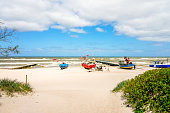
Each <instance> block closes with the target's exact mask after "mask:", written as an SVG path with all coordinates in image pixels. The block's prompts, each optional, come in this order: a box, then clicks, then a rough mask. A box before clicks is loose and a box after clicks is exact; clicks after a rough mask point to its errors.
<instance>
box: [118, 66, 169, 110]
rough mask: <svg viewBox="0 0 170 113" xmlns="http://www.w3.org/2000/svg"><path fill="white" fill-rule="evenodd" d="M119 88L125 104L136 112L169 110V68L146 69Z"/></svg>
mask: <svg viewBox="0 0 170 113" xmlns="http://www.w3.org/2000/svg"><path fill="white" fill-rule="evenodd" d="M120 89H122V90H123V97H124V98H125V99H126V102H125V104H127V106H129V107H132V108H134V112H136V113H143V112H149V111H152V112H156V113H158V112H161V113H163V112H164V113H168V112H170V101H169V100H170V97H169V96H170V68H167V69H155V70H149V71H146V72H145V73H143V74H141V75H139V76H136V77H135V78H134V79H130V80H128V81H127V82H126V84H124V86H123V87H121V88H120ZM120 89H119V90H120Z"/></svg>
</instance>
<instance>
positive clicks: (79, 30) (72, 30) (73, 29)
mask: <svg viewBox="0 0 170 113" xmlns="http://www.w3.org/2000/svg"><path fill="white" fill-rule="evenodd" d="M69 30H70V31H71V32H75V33H87V32H86V31H84V30H83V29H75V28H71V29H69Z"/></svg>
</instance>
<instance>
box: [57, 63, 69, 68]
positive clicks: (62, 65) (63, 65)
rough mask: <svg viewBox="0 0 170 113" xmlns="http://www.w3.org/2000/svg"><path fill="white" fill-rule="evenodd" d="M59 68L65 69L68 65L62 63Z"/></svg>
mask: <svg viewBox="0 0 170 113" xmlns="http://www.w3.org/2000/svg"><path fill="white" fill-rule="evenodd" d="M59 66H60V68H61V69H66V68H67V67H68V64H65V63H62V64H60V65H59Z"/></svg>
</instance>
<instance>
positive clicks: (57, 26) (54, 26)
mask: <svg viewBox="0 0 170 113" xmlns="http://www.w3.org/2000/svg"><path fill="white" fill-rule="evenodd" d="M51 28H53V29H60V30H65V29H66V28H65V27H64V26H60V25H52V26H51Z"/></svg>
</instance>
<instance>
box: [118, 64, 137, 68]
mask: <svg viewBox="0 0 170 113" xmlns="http://www.w3.org/2000/svg"><path fill="white" fill-rule="evenodd" d="M119 66H120V68H122V69H132V68H133V66H134V65H133V64H128V65H122V64H120V65H119Z"/></svg>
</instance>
